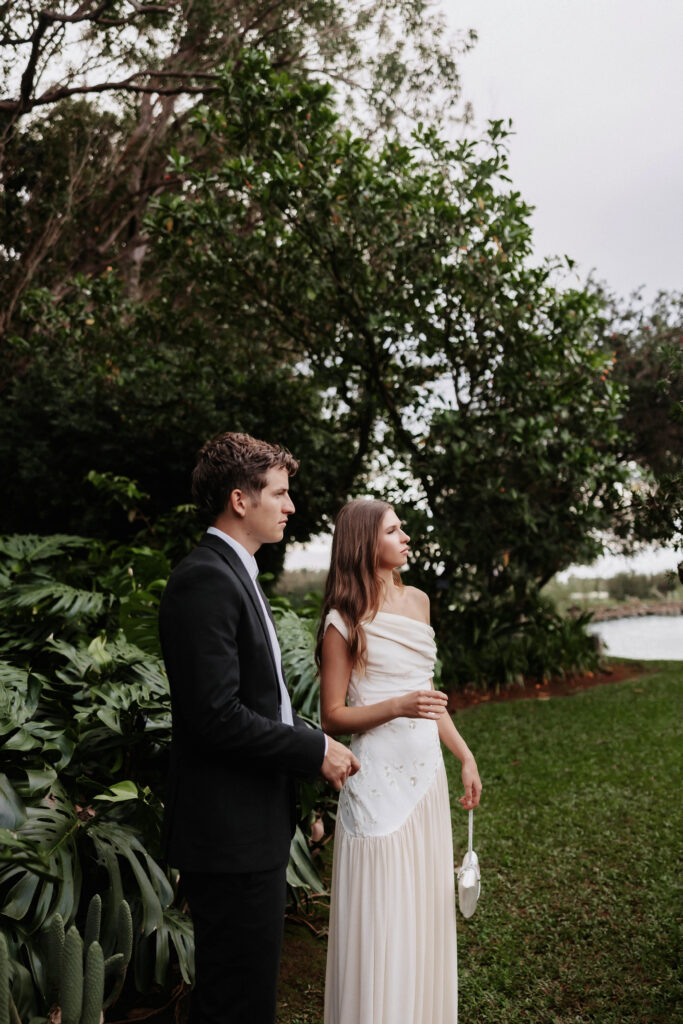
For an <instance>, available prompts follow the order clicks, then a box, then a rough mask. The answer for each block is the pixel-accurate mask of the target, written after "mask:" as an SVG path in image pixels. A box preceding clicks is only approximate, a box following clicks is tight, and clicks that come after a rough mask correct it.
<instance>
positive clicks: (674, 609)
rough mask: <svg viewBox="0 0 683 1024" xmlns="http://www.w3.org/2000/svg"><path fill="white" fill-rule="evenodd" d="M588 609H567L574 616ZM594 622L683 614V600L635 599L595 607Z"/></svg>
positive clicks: (574, 607)
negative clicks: (620, 603)
mask: <svg viewBox="0 0 683 1024" xmlns="http://www.w3.org/2000/svg"><path fill="white" fill-rule="evenodd" d="M586 610H588V609H584V608H580V607H579V606H577V605H573V606H572V607H571V608H568V609H567V612H568V614H569V615H571V616H572V617H576V616H577V615H580V614H581V612H583V611H586ZM590 610H591V611H592V612H593V618H592V621H593V622H609V621H610V620H612V619H638V618H642V617H643V616H645V615H683V601H633V602H629V603H628V604H624V605H610V606H609V607H607V608H593V609H590Z"/></svg>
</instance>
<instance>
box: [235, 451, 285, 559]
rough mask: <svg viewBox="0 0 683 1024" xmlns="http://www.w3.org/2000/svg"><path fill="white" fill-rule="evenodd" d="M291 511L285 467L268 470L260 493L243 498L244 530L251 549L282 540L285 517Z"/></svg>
mask: <svg viewBox="0 0 683 1024" xmlns="http://www.w3.org/2000/svg"><path fill="white" fill-rule="evenodd" d="M293 511H294V503H293V502H292V499H291V498H290V496H289V473H288V472H287V470H286V469H269V470H268V472H267V474H266V486H265V487H264V488H263V490H262V491H261V493H260V494H258V495H250V496H247V498H246V511H245V514H244V518H243V520H242V526H243V529H244V530H245V531H246V533H247V536H248V538H249V539H250V541H251V545H250V547H252V549H253V550H254V551H256V550H257V548H259V547H260V546H261V544H276V543H277V542H278V541H280V540H282V538H283V536H284V533H285V526H286V525H287V519H288V518H289V516H291V514H292V512H293Z"/></svg>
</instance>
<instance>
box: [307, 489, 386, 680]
mask: <svg viewBox="0 0 683 1024" xmlns="http://www.w3.org/2000/svg"><path fill="white" fill-rule="evenodd" d="M391 508H392V506H391V505H390V504H389V503H388V502H386V501H372V500H368V499H365V498H358V499H357V500H356V501H350V502H349V503H348V505H344V507H343V508H342V510H341V511H340V512H339V515H338V516H337V519H336V522H335V526H334V536H333V538H332V554H331V557H330V571H329V573H328V574H327V582H326V583H325V593H324V595H323V609H322V614H321V617H320V625H319V626H318V636H317V640H316V645H315V661H316V665H317V666H318V669H320V662H321V658H322V646H323V637H324V635H325V619H326V618H327V614H328V612H330V611H331V610H332V609H333V608H335V609H336V610H337V611H338V612H339V614H340V615H341V617H342V619H343V620H344V622H345V623H346V626H347V628H348V631H349V635H348V645H349V653H350V655H351V659H352V662H353V667H354V668H360V669H361V670H364V669H365V664H366V645H365V634H364V632H363V627H362V622H363V620H366V621H367V620H370V619H373V618H374V617H375V615H376V614H377V612H378V610H379V604H380V601H381V598H382V581H381V580H380V578H379V577H378V575H377V563H378V559H379V528H380V524H381V522H382V519H383V518H384V515H385V513H386V512H388V511H389V510H390V509H391ZM395 577H396V578H397V582H399V583H400V577H399V575H398V573H395Z"/></svg>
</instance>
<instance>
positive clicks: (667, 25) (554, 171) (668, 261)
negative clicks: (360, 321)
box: [440, 0, 683, 295]
mask: <svg viewBox="0 0 683 1024" xmlns="http://www.w3.org/2000/svg"><path fill="white" fill-rule="evenodd" d="M440 6H441V7H442V9H443V10H444V12H445V13H446V15H447V17H448V20H449V22H450V24H451V25H452V26H453V28H454V29H463V28H474V29H475V30H476V31H477V33H478V35H479V42H478V43H477V45H476V47H475V48H474V50H473V51H472V52H471V53H470V54H468V55H467V56H465V57H463V58H462V60H461V62H460V67H461V76H462V85H463V96H464V98H465V99H467V100H470V101H471V102H472V104H473V106H474V108H475V116H476V119H477V122H478V124H480V125H483V124H485V122H486V120H487V118H512V121H513V128H514V131H515V132H516V135H515V137H514V138H513V139H512V140H511V143H510V154H511V176H512V179H513V181H514V184H515V186H516V187H517V188H519V190H520V192H521V193H522V195H523V197H524V198H525V199H526V200H527V202H530V203H532V204H533V205H535V207H536V213H535V215H534V227H535V233H534V234H535V241H536V251H537V252H538V253H539V254H547V255H550V254H561V255H564V254H565V253H566V254H567V255H569V256H571V257H572V258H574V259H576V260H578V261H579V263H580V264H581V267H582V269H583V271H584V272H585V271H588V270H590V269H591V268H592V267H595V268H596V270H597V273H598V275H599V277H600V278H603V279H605V280H606V281H607V282H608V283H609V284H610V285H611V286H612V287H613V288H614V290H615V291H617V292H618V293H620V294H623V295H627V294H628V293H629V292H630V291H631V290H632V289H634V288H636V287H638V286H640V285H645V286H646V289H647V292H646V294H647V295H653V294H654V293H655V292H656V291H657V290H658V289H659V288H664V289H667V290H679V289H681V288H683V59H682V58H683V0H647V2H646V0H440Z"/></svg>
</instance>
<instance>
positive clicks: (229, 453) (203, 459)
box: [192, 432, 299, 525]
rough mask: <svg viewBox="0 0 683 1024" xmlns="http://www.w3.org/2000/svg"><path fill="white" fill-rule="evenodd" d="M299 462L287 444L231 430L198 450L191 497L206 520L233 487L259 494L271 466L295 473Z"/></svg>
mask: <svg viewBox="0 0 683 1024" xmlns="http://www.w3.org/2000/svg"><path fill="white" fill-rule="evenodd" d="M298 468H299V463H298V462H297V461H296V459H295V458H294V456H293V455H291V454H290V452H288V451H287V449H286V448H281V447H280V446H279V445H277V444H269V443H268V442H267V441H259V440H257V439H256V438H255V437H251V436H250V435H249V434H235V433H232V432H228V433H226V434H219V435H218V437H214V438H213V440H211V441H207V442H206V444H205V445H204V446H203V447H202V448H200V450H199V452H198V453H197V465H196V466H195V467H194V470H193V472H192V497H193V499H194V502H195V504H196V506H197V512H198V513H199V515H200V516H201V518H202V520H203V521H204V522H206V523H207V524H209V525H210V524H211V523H214V522H215V521H216V519H217V518H218V516H219V515H220V514H221V513H222V512H223V511H224V510H225V508H226V506H227V504H228V499H229V498H230V495H231V493H232V492H233V491H234V490H240V491H245V492H246V493H247V494H249V495H251V496H252V497H254V498H257V497H258V496H259V494H260V493H261V491H262V490H263V488H264V487H265V486H266V474H267V473H268V470H269V469H286V470H287V472H288V473H289V475H290V476H294V474H295V473H296V471H297V469H298Z"/></svg>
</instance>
